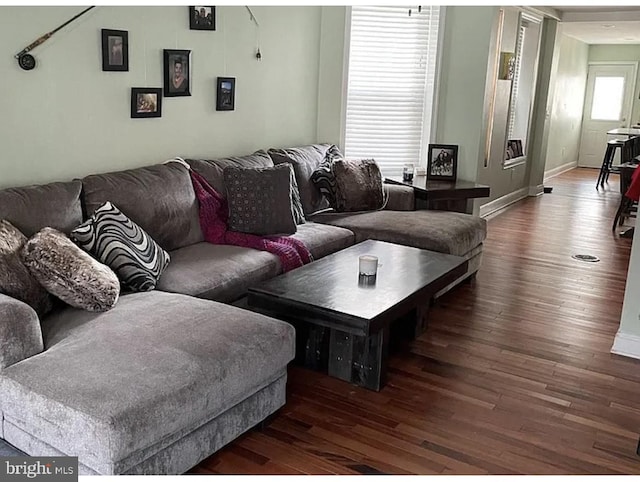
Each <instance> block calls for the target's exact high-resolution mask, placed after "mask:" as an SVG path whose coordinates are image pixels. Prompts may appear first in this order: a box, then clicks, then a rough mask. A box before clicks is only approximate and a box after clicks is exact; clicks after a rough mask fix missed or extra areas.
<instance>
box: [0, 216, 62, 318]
mask: <svg viewBox="0 0 640 482" xmlns="http://www.w3.org/2000/svg"><path fill="white" fill-rule="evenodd" d="M26 242H27V238H26V237H25V235H24V234H22V233H21V232H20V230H18V228H16V227H15V226H13V225H12V224H11V223H10V222H9V221H5V220H0V293H3V294H5V295H8V296H11V297H12V298H15V299H17V300H20V301H22V302H23V303H26V304H28V305H29V306H31V308H33V309H34V310H35V312H36V313H38V316H39V317H42V316H44V315H46V314H47V313H48V312H49V311H50V310H51V308H52V306H53V303H52V301H53V300H52V299H51V295H50V294H49V293H47V290H45V289H44V288H43V287H42V286H40V283H38V281H37V280H36V279H35V278H34V277H33V276H32V275H31V273H30V272H29V270H28V269H27V267H26V266H25V265H24V263H23V262H22V260H21V259H20V250H21V249H22V247H23V246H24V244H25V243H26Z"/></svg>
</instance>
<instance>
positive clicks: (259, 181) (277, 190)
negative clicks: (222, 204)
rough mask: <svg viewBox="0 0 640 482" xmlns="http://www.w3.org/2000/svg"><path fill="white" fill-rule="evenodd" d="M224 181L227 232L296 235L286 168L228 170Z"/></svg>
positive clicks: (289, 180) (288, 171)
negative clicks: (227, 210)
mask: <svg viewBox="0 0 640 482" xmlns="http://www.w3.org/2000/svg"><path fill="white" fill-rule="evenodd" d="M224 182H225V184H226V186H227V202H228V204H229V223H228V224H229V229H230V230H231V231H238V232H241V233H248V234H256V235H258V236H266V235H288V234H293V233H295V232H296V220H295V217H294V208H293V198H292V195H291V192H292V191H291V167H290V166H289V165H285V164H282V165H280V166H275V167H264V168H238V167H228V168H226V169H225V170H224Z"/></svg>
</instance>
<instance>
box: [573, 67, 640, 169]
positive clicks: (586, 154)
mask: <svg viewBox="0 0 640 482" xmlns="http://www.w3.org/2000/svg"><path fill="white" fill-rule="evenodd" d="M636 69H637V66H636V64H634V63H630V64H611V65H610V64H606V65H605V64H591V65H589V76H588V78H587V91H586V94H585V102H584V112H583V115H582V137H581V140H580V154H579V156H578V165H579V166H580V167H600V166H601V165H602V158H603V156H604V151H605V149H606V146H607V141H608V140H609V139H611V138H612V137H611V136H607V131H609V130H611V129H615V128H617V127H629V125H630V122H631V107H632V105H633V89H634V86H635V83H636Z"/></svg>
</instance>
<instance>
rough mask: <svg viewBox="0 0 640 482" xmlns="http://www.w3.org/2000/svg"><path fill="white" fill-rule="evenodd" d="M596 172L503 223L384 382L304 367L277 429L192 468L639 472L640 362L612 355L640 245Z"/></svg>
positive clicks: (557, 183) (560, 186) (572, 175)
mask: <svg viewBox="0 0 640 482" xmlns="http://www.w3.org/2000/svg"><path fill="white" fill-rule="evenodd" d="M597 174H598V171H597V170H580V169H578V170H574V171H571V172H569V173H566V174H563V175H561V176H559V177H556V178H554V179H553V180H552V182H550V183H549V184H550V185H552V186H553V187H554V190H553V193H552V194H545V195H544V196H541V197H538V198H528V199H526V200H525V201H523V202H521V203H519V204H517V205H515V206H514V207H512V208H510V209H508V210H507V211H505V212H503V213H502V214H499V215H498V216H496V217H494V218H493V219H491V220H490V221H489V237H488V239H487V241H486V244H485V251H484V261H483V266H482V268H481V269H480V272H479V273H478V276H477V279H476V280H475V281H474V282H472V283H469V284H466V285H463V286H461V287H459V288H458V289H456V290H454V292H450V293H448V294H447V295H445V296H444V297H443V298H442V299H441V300H440V301H439V302H438V303H437V304H436V305H435V306H434V307H433V308H432V311H431V313H430V319H429V328H428V330H427V332H426V333H425V334H424V335H423V336H421V337H420V338H419V339H418V340H416V341H414V342H412V343H411V344H409V345H408V346H407V347H406V348H405V349H404V350H403V351H402V352H401V353H395V354H394V355H392V356H391V358H390V362H389V364H390V373H389V382H388V385H387V386H386V387H385V388H384V389H383V390H382V391H380V392H379V393H375V392H371V391H368V390H365V389H361V388H358V387H355V386H352V385H350V384H348V383H346V382H342V381H339V380H335V379H331V378H328V377H326V376H323V375H321V374H318V373H314V372H311V371H307V370H305V369H302V368H297V367H293V368H291V369H290V370H289V388H288V397H287V404H286V406H285V407H284V408H283V409H282V410H281V411H280V412H279V413H278V414H277V415H276V416H275V417H274V419H273V421H272V422H271V424H270V425H269V426H268V427H267V428H266V429H264V430H263V431H259V430H253V431H251V432H249V433H248V434H246V435H245V436H243V437H241V438H240V439H238V440H236V441H235V442H234V443H232V444H230V445H229V446H227V447H226V448H225V449H223V450H221V451H220V452H218V453H217V454H215V455H214V456H212V457H210V458H209V459H207V460H205V461H204V462H202V463H201V464H200V465H199V466H198V467H196V468H195V469H194V470H193V472H195V473H225V474H378V473H388V474H487V473H489V474H640V457H638V456H637V455H636V453H635V452H636V446H637V444H638V436H639V434H640V362H638V361H636V360H632V359H628V358H624V357H620V356H616V355H612V354H610V353H609V350H610V348H611V345H612V343H613V338H614V335H615V333H616V330H617V328H618V325H619V321H620V313H621V309H622V299H623V294H624V286H625V278H626V272H627V265H628V260H629V253H630V246H631V241H630V240H628V239H621V238H619V237H618V236H617V235H614V234H612V233H611V222H612V220H613V216H614V212H615V209H616V208H617V205H618V202H619V194H618V193H617V192H616V190H617V178H616V177H614V176H612V179H611V180H610V182H609V187H608V189H607V191H605V192H602V191H600V192H597V191H596V190H595V188H594V186H595V179H596V177H597ZM575 253H586V254H595V255H597V256H598V257H600V258H601V262H599V263H585V262H580V261H576V260H573V259H572V258H571V255H572V254H575Z"/></svg>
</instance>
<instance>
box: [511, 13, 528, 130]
mask: <svg viewBox="0 0 640 482" xmlns="http://www.w3.org/2000/svg"><path fill="white" fill-rule="evenodd" d="M526 32H527V27H526V25H520V29H519V30H518V40H517V41H516V65H515V68H514V72H513V80H512V82H513V85H512V86H511V105H510V106H509V123H508V124H507V139H511V138H512V137H513V130H514V127H515V124H516V106H517V102H518V84H519V81H520V72H521V71H522V46H523V45H524V36H525V33H526Z"/></svg>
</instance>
